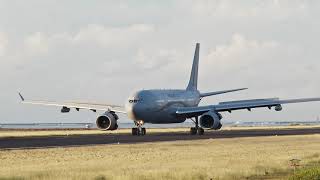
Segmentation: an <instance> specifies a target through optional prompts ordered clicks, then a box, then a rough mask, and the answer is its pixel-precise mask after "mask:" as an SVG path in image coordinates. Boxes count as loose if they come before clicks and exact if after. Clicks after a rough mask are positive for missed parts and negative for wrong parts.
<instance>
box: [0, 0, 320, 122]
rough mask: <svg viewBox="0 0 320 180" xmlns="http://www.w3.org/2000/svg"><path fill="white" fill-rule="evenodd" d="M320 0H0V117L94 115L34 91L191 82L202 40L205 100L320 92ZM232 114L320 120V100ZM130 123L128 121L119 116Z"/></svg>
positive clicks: (74, 92)
mask: <svg viewBox="0 0 320 180" xmlns="http://www.w3.org/2000/svg"><path fill="white" fill-rule="evenodd" d="M319 19H320V1H317V0H249V1H231V0H203V1H201V0H197V1H190V0H177V1H171V0H170V1H169V0H163V1H152V0H139V1H134V0H128V1H123V0H115V1H102V0H92V1H78V0H68V1H55V0H46V1H43V0H28V1H18V0H0V90H1V93H0V102H1V103H0V107H1V111H0V123H34V122H95V119H96V117H97V116H98V115H99V113H102V112H98V113H93V112H89V111H86V110H82V111H80V112H75V111H71V112H70V113H68V114H61V113H60V108H56V107H43V106H37V105H22V104H20V100H19V97H18V95H17V92H22V94H23V95H24V96H25V98H26V99H43V100H55V101H70V100H77V101H86V102H98V103H106V104H120V105H122V104H124V102H125V101H126V99H127V97H128V96H129V95H130V94H131V93H132V92H134V91H136V90H139V89H159V88H160V89H163V88H169V89H176V88H178V89H183V88H185V87H186V85H187V82H188V80H189V74H190V70H191V64H192V58H193V53H194V48H195V44H196V43H197V42H199V43H200V44H201V48H200V67H199V80H198V88H199V90H200V91H201V92H208V91H218V90H225V89H232V88H242V87H247V88H249V89H248V90H246V91H241V92H234V93H229V94H224V95H219V96H213V97H209V98H206V99H203V100H202V102H201V105H204V104H215V103H218V102H221V101H229V100H242V99H251V98H273V97H280V98H282V99H287V98H303V97H320V46H319V41H320V36H319V32H320V21H319ZM283 107H284V108H283V111H281V112H275V111H270V110H268V109H267V108H265V109H254V110H252V112H250V113H249V112H247V111H244V110H243V111H234V112H232V113H231V114H229V113H224V114H223V117H224V120H225V121H229V120H233V121H234V120H245V121H261V122H262V121H279V120H284V121H291V120H315V119H316V117H317V116H318V115H320V103H316V102H313V103H303V104H294V105H284V106H283ZM120 118H121V120H123V121H122V122H129V121H128V118H127V117H126V116H123V115H122V116H120Z"/></svg>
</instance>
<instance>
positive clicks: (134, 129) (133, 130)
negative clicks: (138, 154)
mask: <svg viewBox="0 0 320 180" xmlns="http://www.w3.org/2000/svg"><path fill="white" fill-rule="evenodd" d="M132 135H133V136H136V135H138V128H132Z"/></svg>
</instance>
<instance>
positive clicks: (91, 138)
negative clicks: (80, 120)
mask: <svg viewBox="0 0 320 180" xmlns="http://www.w3.org/2000/svg"><path fill="white" fill-rule="evenodd" d="M307 134H320V128H293V129H255V130H221V131H206V132H205V134H204V135H202V136H199V135H190V134H188V133H187V132H175V133H150V134H147V135H145V136H132V135H131V134H90V135H69V136H45V137H5V138H0V150H10V149H33V148H53V147H73V146H92V145H107V144H134V143H146V142H163V141H182V140H197V139H217V138H238V137H261V136H275V135H277V136H283V135H307Z"/></svg>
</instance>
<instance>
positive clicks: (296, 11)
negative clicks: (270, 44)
mask: <svg viewBox="0 0 320 180" xmlns="http://www.w3.org/2000/svg"><path fill="white" fill-rule="evenodd" d="M309 5H310V2H308V1H299V0H298V1H292V0H282V1H278V0H269V1H250V2H248V1H247V2H240V1H236V2H235V1H232V0H223V1H210V0H205V1H194V2H193V5H192V12H193V13H194V14H195V15H201V16H211V17H218V18H220V17H221V18H257V17H259V18H263V19H269V20H270V19H274V20H284V19H288V18H289V17H293V16H295V17H297V16H298V17H299V16H305V15H308V14H309V12H308V11H309ZM299 18H300V17H299ZM261 20H262V19H261Z"/></svg>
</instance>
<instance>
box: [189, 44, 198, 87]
mask: <svg viewBox="0 0 320 180" xmlns="http://www.w3.org/2000/svg"><path fill="white" fill-rule="evenodd" d="M199 50H200V43H197V44H196V50H195V52H194V58H193V64H192V70H191V75H190V80H189V84H188V87H187V90H190V91H194V90H197V85H198V67H199Z"/></svg>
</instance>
